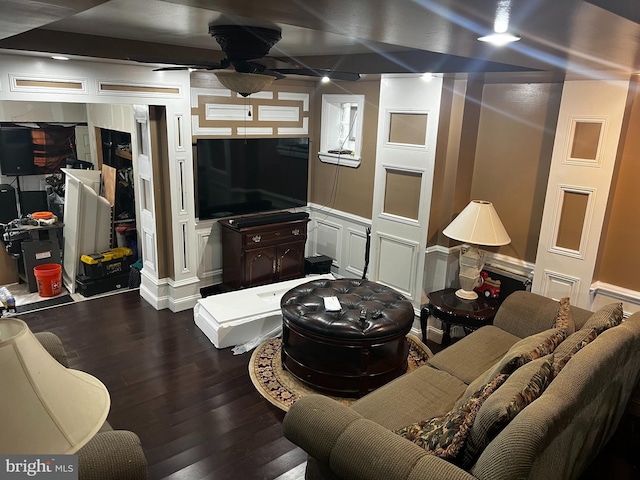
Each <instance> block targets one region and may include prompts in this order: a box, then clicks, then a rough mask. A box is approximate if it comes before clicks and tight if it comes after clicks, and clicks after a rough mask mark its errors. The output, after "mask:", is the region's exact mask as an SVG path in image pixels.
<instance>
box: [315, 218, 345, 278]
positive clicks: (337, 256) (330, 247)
mask: <svg viewBox="0 0 640 480" xmlns="http://www.w3.org/2000/svg"><path fill="white" fill-rule="evenodd" d="M341 240H342V225H340V224H339V223H335V222H333V221H330V220H327V219H323V220H316V227H315V245H316V248H315V253H316V255H326V256H328V257H331V258H332V259H333V265H334V266H336V267H338V268H340V265H342V262H341V259H342V245H341V244H342V241H341Z"/></svg>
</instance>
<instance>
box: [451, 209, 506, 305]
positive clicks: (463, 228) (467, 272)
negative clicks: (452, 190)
mask: <svg viewBox="0 0 640 480" xmlns="http://www.w3.org/2000/svg"><path fill="white" fill-rule="evenodd" d="M442 233H443V234H444V235H446V236H447V237H449V238H452V239H453V240H458V241H460V242H464V243H467V244H469V245H468V246H463V247H462V249H461V250H460V273H459V279H460V287H461V288H460V289H459V290H458V291H456V295H457V296H458V297H460V298H464V299H467V300H474V299H476V298H478V294H477V293H476V292H474V291H473V289H474V288H475V287H477V286H478V280H479V275H480V272H481V271H482V268H483V267H484V256H485V255H484V252H482V251H480V250H479V249H478V245H485V246H491V247H496V246H500V245H507V244H508V243H510V242H511V238H509V235H508V234H507V231H506V230H505V228H504V226H503V225H502V222H501V221H500V218H499V217H498V213H497V212H496V210H495V208H493V204H492V203H491V202H486V201H484V200H472V201H471V202H470V203H469V205H467V206H466V207H465V208H464V210H462V212H460V214H459V215H458V216H457V217H456V218H455V219H454V220H453V221H452V222H451V223H450V224H449V226H447V228H445V229H444V230H443V232H442Z"/></svg>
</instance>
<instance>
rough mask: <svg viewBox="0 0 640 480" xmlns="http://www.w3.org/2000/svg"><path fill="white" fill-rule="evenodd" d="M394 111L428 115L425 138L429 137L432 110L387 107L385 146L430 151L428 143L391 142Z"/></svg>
mask: <svg viewBox="0 0 640 480" xmlns="http://www.w3.org/2000/svg"><path fill="white" fill-rule="evenodd" d="M394 113H400V114H402V113H405V114H412V115H426V116H427V125H426V130H425V134H424V137H425V140H426V139H427V138H428V137H427V131H428V130H429V120H430V119H431V114H432V112H431V111H430V110H417V109H416V110H413V109H396V108H387V109H385V112H384V114H385V122H384V123H385V130H384V137H383V140H382V141H383V144H384V146H385V148H392V149H394V148H395V149H398V150H416V151H423V152H427V151H428V148H429V147H428V145H427V144H426V143H425V144H424V145H417V144H414V143H397V142H390V141H389V135H390V133H391V115H392V114H394Z"/></svg>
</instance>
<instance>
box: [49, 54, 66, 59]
mask: <svg viewBox="0 0 640 480" xmlns="http://www.w3.org/2000/svg"><path fill="white" fill-rule="evenodd" d="M51 58H53V59H54V60H69V57H65V56H64V55H51Z"/></svg>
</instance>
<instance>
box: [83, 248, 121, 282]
mask: <svg viewBox="0 0 640 480" xmlns="http://www.w3.org/2000/svg"><path fill="white" fill-rule="evenodd" d="M132 261H133V251H132V250H131V249H130V248H127V247H118V248H112V249H111V250H107V251H106V252H99V253H90V254H86V255H82V256H81V257H80V265H81V266H82V274H83V275H84V276H85V277H87V278H90V279H96V278H102V277H107V276H111V275H118V274H123V273H128V272H129V267H130V266H131V262H132Z"/></svg>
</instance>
